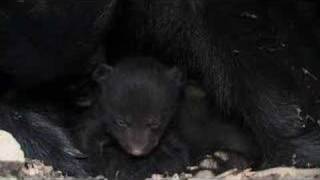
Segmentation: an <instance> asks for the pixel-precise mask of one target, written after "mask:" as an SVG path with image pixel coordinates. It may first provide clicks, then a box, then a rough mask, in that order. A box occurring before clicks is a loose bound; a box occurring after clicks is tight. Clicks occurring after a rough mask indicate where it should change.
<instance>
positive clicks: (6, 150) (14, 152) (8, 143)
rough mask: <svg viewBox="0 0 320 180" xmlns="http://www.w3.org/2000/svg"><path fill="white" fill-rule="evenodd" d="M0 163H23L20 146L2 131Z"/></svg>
mask: <svg viewBox="0 0 320 180" xmlns="http://www.w3.org/2000/svg"><path fill="white" fill-rule="evenodd" d="M0 161H2V162H21V163H24V162H25V157H24V152H23V151H22V150H21V146H20V144H19V143H18V142H17V141H16V139H15V138H14V137H13V136H12V135H11V134H10V133H8V132H6V131H3V130H0Z"/></svg>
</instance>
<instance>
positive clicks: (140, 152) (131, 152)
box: [130, 148, 145, 156]
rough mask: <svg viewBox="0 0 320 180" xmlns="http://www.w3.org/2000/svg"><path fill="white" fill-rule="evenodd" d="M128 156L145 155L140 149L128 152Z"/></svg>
mask: <svg viewBox="0 0 320 180" xmlns="http://www.w3.org/2000/svg"><path fill="white" fill-rule="evenodd" d="M130 154H132V155H133V156H143V155H145V152H144V151H143V150H142V149H138V148H134V149H132V150H131V151H130Z"/></svg>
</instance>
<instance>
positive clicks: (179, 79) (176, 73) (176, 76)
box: [166, 67, 184, 86]
mask: <svg viewBox="0 0 320 180" xmlns="http://www.w3.org/2000/svg"><path fill="white" fill-rule="evenodd" d="M166 75H167V77H168V78H169V79H171V80H172V81H174V82H175V83H176V84H177V85H178V86H182V85H183V84H184V83H183V74H182V72H181V71H180V70H179V69H178V68H177V67H173V68H171V69H169V70H168V71H167V72H166Z"/></svg>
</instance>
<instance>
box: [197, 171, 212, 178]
mask: <svg viewBox="0 0 320 180" xmlns="http://www.w3.org/2000/svg"><path fill="white" fill-rule="evenodd" d="M214 176H215V175H214V174H213V172H212V171H209V170H202V171H199V172H198V173H197V174H196V175H195V178H201V179H210V178H214Z"/></svg>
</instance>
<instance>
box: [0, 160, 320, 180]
mask: <svg viewBox="0 0 320 180" xmlns="http://www.w3.org/2000/svg"><path fill="white" fill-rule="evenodd" d="M0 179H10V180H11V179H12V180H13V179H39V180H40V179H61V180H69V179H70V180H72V179H87V180H104V179H106V178H104V177H103V176H98V177H88V178H74V177H66V176H63V175H62V173H61V172H59V171H54V170H53V168H52V167H50V166H45V165H44V164H42V163H41V162H40V161H37V160H28V161H27V162H26V163H13V162H11V163H0ZM317 179H320V169H296V168H289V167H279V168H272V169H267V170H263V171H251V170H250V169H246V170H244V171H238V170H236V169H233V170H229V171H226V172H224V173H222V174H218V175H214V174H213V173H212V171H210V170H200V171H198V172H197V173H196V174H194V175H193V174H190V173H182V174H179V175H178V174H175V175H173V176H171V177H165V176H164V175H159V174H155V175H152V177H150V178H148V179H147V180H317Z"/></svg>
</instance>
